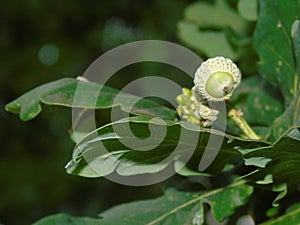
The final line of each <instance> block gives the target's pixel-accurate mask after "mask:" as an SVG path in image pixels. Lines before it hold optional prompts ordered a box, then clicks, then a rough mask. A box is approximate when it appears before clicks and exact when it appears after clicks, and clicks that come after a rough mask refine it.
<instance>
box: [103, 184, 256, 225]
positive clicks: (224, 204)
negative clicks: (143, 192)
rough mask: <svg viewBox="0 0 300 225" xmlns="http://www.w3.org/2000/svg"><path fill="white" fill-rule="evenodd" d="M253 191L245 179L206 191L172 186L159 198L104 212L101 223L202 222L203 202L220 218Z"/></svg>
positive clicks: (242, 201) (179, 223)
mask: <svg viewBox="0 0 300 225" xmlns="http://www.w3.org/2000/svg"><path fill="white" fill-rule="evenodd" d="M252 192H253V187H252V186H249V185H246V184H245V182H244V181H240V182H237V183H233V184H231V185H229V186H228V187H224V188H220V189H215V190H210V191H202V192H179V191H176V190H174V189H169V190H167V191H166V193H165V194H164V195H163V196H161V197H159V198H156V199H151V200H146V201H139V202H133V203H126V204H123V205H119V206H116V207H113V208H112V209H109V210H107V211H105V212H103V213H101V214H100V216H101V217H102V218H103V220H102V221H101V224H103V225H105V224H124V225H126V224H128V225H140V224H145V225H146V224H147V225H150V224H153V225H154V224H156V225H158V224H161V225H163V224H174V225H176V224H178V225H181V224H199V225H200V224H202V221H203V220H204V215H203V206H202V204H203V203H208V204H209V205H210V206H211V207H212V212H213V215H214V216H215V217H216V219H217V220H218V221H222V220H224V219H225V218H226V217H228V216H230V215H232V214H233V213H234V211H235V209H236V208H237V207H239V206H241V205H243V204H245V203H246V200H247V198H248V197H249V196H250V195H251V194H252Z"/></svg>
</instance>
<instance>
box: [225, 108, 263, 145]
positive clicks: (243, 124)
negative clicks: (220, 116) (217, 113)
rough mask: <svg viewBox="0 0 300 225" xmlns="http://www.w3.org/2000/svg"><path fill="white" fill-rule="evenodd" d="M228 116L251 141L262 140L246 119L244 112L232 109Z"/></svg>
mask: <svg viewBox="0 0 300 225" xmlns="http://www.w3.org/2000/svg"><path fill="white" fill-rule="evenodd" d="M228 116H229V117H230V118H231V119H232V120H233V121H234V122H235V123H236V124H237V125H238V126H239V128H240V129H241V130H242V131H243V132H244V134H245V135H246V136H247V137H248V138H249V139H261V138H260V137H259V136H258V135H257V134H256V133H255V132H254V131H253V130H252V128H251V127H250V126H249V124H248V123H247V121H246V120H245V119H244V117H243V112H242V111H241V110H236V109H231V110H229V112H228Z"/></svg>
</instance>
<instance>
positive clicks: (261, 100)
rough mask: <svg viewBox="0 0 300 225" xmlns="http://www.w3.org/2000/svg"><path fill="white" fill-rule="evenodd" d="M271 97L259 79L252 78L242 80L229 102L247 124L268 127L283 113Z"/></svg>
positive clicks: (278, 102)
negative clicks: (241, 113) (242, 114)
mask: <svg viewBox="0 0 300 225" xmlns="http://www.w3.org/2000/svg"><path fill="white" fill-rule="evenodd" d="M272 95H273V93H268V91H267V87H266V85H265V84H264V83H263V82H262V81H261V78H260V77H258V76H252V77H250V78H246V79H244V80H243V82H242V83H241V86H240V87H239V88H238V89H237V91H236V93H234V96H233V97H232V99H231V101H232V103H233V104H234V105H235V108H237V109H241V110H242V112H243V113H244V117H245V119H246V120H247V122H248V123H250V124H255V125H262V126H270V125H272V124H273V122H274V121H275V119H276V118H277V117H279V116H280V115H281V114H282V113H283V105H282V104H281V102H280V101H278V100H277V99H276V98H275V97H273V96H272Z"/></svg>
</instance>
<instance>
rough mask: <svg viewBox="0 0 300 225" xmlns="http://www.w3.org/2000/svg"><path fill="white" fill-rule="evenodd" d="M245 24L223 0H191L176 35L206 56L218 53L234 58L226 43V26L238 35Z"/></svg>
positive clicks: (227, 40)
mask: <svg viewBox="0 0 300 225" xmlns="http://www.w3.org/2000/svg"><path fill="white" fill-rule="evenodd" d="M212 15H213V16H212ZM247 25H248V24H247V22H246V21H245V20H244V19H243V18H242V17H240V16H239V14H238V13H236V12H235V11H234V10H233V9H232V8H231V7H230V6H229V5H228V4H227V2H226V1H225V0H216V1H215V3H214V4H209V3H207V2H195V3H193V4H191V5H190V6H188V7H187V8H186V9H185V11H184V20H183V21H181V22H180V23H179V24H178V36H179V38H180V39H181V40H182V41H183V42H184V43H186V44H187V45H188V46H190V47H192V48H195V49H197V50H198V51H200V52H201V53H204V54H205V55H206V56H207V57H214V56H219V55H222V56H225V57H228V58H231V59H233V60H234V59H236V58H237V57H238V55H237V52H236V50H235V49H234V47H233V46H232V45H231V44H230V41H229V36H230V35H231V33H230V32H229V31H228V29H230V30H232V31H233V33H237V34H239V35H240V34H241V33H242V34H243V32H244V31H245V30H246V28H247ZM210 29H211V30H210ZM227 33H229V36H227ZM231 36H235V35H231ZM240 36H242V35H240ZM242 39H244V38H242ZM237 42H239V40H238V41H237Z"/></svg>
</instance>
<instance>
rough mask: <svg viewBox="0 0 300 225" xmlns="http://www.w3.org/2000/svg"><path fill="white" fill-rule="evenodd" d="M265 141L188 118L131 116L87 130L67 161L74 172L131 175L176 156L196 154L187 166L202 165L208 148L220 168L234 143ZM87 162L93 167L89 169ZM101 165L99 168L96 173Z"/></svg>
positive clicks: (149, 170)
mask: <svg viewBox="0 0 300 225" xmlns="http://www.w3.org/2000/svg"><path fill="white" fill-rule="evenodd" d="M210 136H212V138H215V139H214V140H217V141H218V140H220V145H221V146H219V149H215V148H214V147H216V146H211V145H212V144H211V143H210V147H208V149H206V147H207V145H208V142H209V138H210ZM223 137H224V139H223ZM259 146H268V144H267V143H265V142H263V141H258V140H245V139H240V138H236V137H233V136H230V135H226V134H224V133H222V132H219V131H216V130H211V129H204V128H200V127H199V126H196V125H193V124H190V123H187V122H180V121H178V122H174V121H163V122H162V121H158V120H145V118H142V119H141V118H127V119H123V120H119V121H116V122H114V123H111V124H107V125H105V126H103V127H100V128H98V129H97V130H96V131H95V132H92V133H90V134H89V135H88V136H86V137H85V138H84V139H83V140H82V141H81V142H80V143H79V144H78V145H77V146H76V147H75V149H74V152H73V159H72V160H71V161H70V162H69V163H68V165H67V166H66V167H67V171H68V173H71V174H75V175H80V176H86V177H91V176H92V177H100V176H105V175H108V174H110V173H112V172H113V171H115V172H117V173H118V174H119V175H122V176H130V175H136V174H146V173H157V172H159V171H162V170H164V169H165V168H167V167H168V166H169V165H171V163H173V162H174V161H182V162H186V161H187V160H188V159H189V158H190V157H192V160H189V161H188V163H187V166H189V167H190V168H192V169H193V170H196V171H197V170H198V166H199V162H200V161H201V159H202V157H203V153H204V151H206V154H208V156H207V155H206V157H208V158H204V159H205V160H206V159H207V161H209V162H210V161H213V162H212V164H211V165H210V166H209V168H208V171H209V172H210V173H218V172H220V171H221V170H222V169H223V167H224V165H225V164H226V162H227V161H228V159H230V158H231V157H233V156H236V155H239V153H238V152H237V150H235V149H234V148H237V147H239V148H240V147H244V148H256V147H259ZM215 155H216V158H215V159H214V157H215ZM205 160H204V161H205ZM87 162H88V163H87ZM176 165H177V166H176V171H180V168H179V167H178V165H181V164H180V163H179V164H176ZM182 165H184V164H182ZM87 167H92V169H86V168H87ZM93 168H94V169H93ZM95 168H96V170H97V171H98V172H96V171H95V173H94V174H90V173H89V172H90V171H93V170H95ZM86 171H88V172H86ZM189 174H190V172H189Z"/></svg>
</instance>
